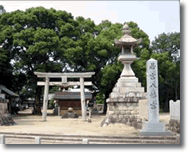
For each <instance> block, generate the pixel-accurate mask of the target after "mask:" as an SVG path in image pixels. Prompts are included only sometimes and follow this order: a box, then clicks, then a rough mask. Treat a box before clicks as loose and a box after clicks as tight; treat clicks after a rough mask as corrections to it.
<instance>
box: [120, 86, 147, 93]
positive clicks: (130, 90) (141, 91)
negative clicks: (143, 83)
mask: <svg viewBox="0 0 190 155" xmlns="http://www.w3.org/2000/svg"><path fill="white" fill-rule="evenodd" d="M127 92H139V93H143V92H144V87H136V88H134V87H133V88H129V87H127V88H126V87H123V88H121V89H120V93H127Z"/></svg>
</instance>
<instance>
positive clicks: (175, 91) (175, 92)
mask: <svg viewBox="0 0 190 155" xmlns="http://www.w3.org/2000/svg"><path fill="white" fill-rule="evenodd" d="M175 100H176V101H177V83H176V86H175Z"/></svg>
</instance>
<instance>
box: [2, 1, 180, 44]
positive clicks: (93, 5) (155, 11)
mask: <svg viewBox="0 0 190 155" xmlns="http://www.w3.org/2000/svg"><path fill="white" fill-rule="evenodd" d="M0 5H3V6H4V8H5V10H6V12H11V11H15V10H18V9H19V10H23V11H24V10H25V9H27V8H30V7H37V6H43V7H45V8H47V9H49V8H51V7H52V8H54V9H56V10H64V11H67V12H69V13H71V14H72V15H73V16H74V17H77V16H83V17H84V18H90V19H91V20H93V21H94V22H95V24H99V23H100V22H101V21H102V20H106V19H107V20H109V21H111V22H112V23H117V22H118V23H122V24H123V23H124V22H129V21H133V22H136V23H137V24H138V26H139V27H140V29H142V30H143V31H144V32H145V33H147V34H148V35H149V39H150V40H151V41H152V40H154V39H155V37H157V36H158V35H159V34H161V33H163V32H165V33H169V32H180V3H179V1H177V0H173V1H171V0H170V1H0Z"/></svg>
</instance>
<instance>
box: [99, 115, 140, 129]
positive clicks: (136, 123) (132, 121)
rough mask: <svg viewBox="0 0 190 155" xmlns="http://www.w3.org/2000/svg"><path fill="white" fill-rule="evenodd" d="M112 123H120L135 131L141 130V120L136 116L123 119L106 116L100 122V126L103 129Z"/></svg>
mask: <svg viewBox="0 0 190 155" xmlns="http://www.w3.org/2000/svg"><path fill="white" fill-rule="evenodd" d="M114 123H121V124H125V125H128V126H132V127H134V128H136V129H141V128H142V119H141V118H138V117H137V116H132V115H131V116H123V117H120V118H118V117H115V115H107V116H106V117H105V118H104V119H103V121H102V122H101V124H100V126H101V127H102V126H103V127H105V126H107V125H109V124H114Z"/></svg>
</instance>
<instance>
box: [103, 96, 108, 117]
mask: <svg viewBox="0 0 190 155" xmlns="http://www.w3.org/2000/svg"><path fill="white" fill-rule="evenodd" d="M107 98H109V93H106V94H105V101H104V102H105V103H104V112H103V113H104V114H106V112H107V102H106V99H107Z"/></svg>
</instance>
